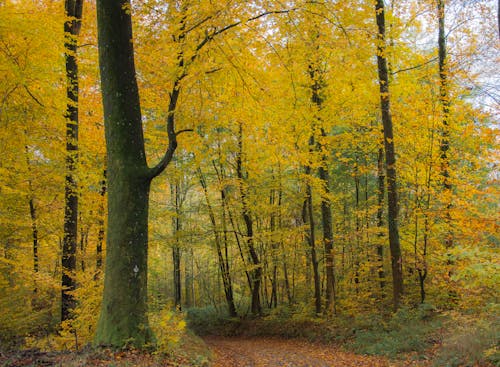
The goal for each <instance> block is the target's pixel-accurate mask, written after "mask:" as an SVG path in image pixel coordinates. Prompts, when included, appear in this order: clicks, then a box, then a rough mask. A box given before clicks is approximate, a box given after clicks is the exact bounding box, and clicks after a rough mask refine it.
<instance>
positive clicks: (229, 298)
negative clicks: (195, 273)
mask: <svg viewBox="0 0 500 367" xmlns="http://www.w3.org/2000/svg"><path fill="white" fill-rule="evenodd" d="M198 175H199V179H200V184H201V187H202V188H203V193H204V195H205V201H206V203H207V208H208V216H209V218H210V223H211V224H212V230H213V232H214V237H215V248H216V250H217V259H218V261H219V270H220V272H221V278H222V283H223V286H224V295H225V297H226V304H227V310H228V313H229V316H231V317H236V316H238V314H237V312H236V306H235V304H234V295H233V283H232V279H231V272H230V269H229V261H228V253H227V251H225V253H224V252H223V251H222V245H221V238H220V234H219V231H218V230H217V222H216V220H215V213H214V210H213V208H212V204H211V203H210V199H209V197H208V189H207V183H206V180H205V177H204V175H203V173H202V171H201V169H200V168H198ZM222 192H223V189H222V190H221V200H222V201H224V194H223V193H222ZM222 210H223V212H224V211H225V209H224V206H222ZM224 226H225V224H224ZM224 232H225V233H224V236H225V237H226V236H227V231H226V230H225V231H224ZM224 240H225V241H226V249H227V238H225V239H224ZM224 254H225V258H224Z"/></svg>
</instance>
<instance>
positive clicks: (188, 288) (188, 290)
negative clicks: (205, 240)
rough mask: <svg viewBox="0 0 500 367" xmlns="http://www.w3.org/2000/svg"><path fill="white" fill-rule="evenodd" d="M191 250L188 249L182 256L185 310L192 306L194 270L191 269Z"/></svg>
mask: <svg viewBox="0 0 500 367" xmlns="http://www.w3.org/2000/svg"><path fill="white" fill-rule="evenodd" d="M193 256H194V254H193V249H192V248H189V249H188V251H187V253H186V256H184V268H185V271H184V303H185V305H186V307H187V308H189V307H193V305H194V289H193V287H194V282H193V276H194V269H193V266H194V265H193Z"/></svg>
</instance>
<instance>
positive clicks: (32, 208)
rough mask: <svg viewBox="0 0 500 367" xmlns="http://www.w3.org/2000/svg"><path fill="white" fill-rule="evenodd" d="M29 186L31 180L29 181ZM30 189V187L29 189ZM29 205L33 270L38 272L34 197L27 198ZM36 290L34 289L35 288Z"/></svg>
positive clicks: (36, 223) (36, 222)
mask: <svg viewBox="0 0 500 367" xmlns="http://www.w3.org/2000/svg"><path fill="white" fill-rule="evenodd" d="M29 185H30V186H31V181H30V182H29ZM30 191H31V189H30ZM29 206H30V217H31V233H32V235H33V271H34V272H35V273H38V269H39V264H38V221H37V215H36V207H35V199H34V198H33V196H32V197H30V200H29ZM35 292H36V289H35Z"/></svg>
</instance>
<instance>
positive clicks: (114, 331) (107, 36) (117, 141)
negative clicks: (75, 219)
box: [95, 0, 177, 348]
mask: <svg viewBox="0 0 500 367" xmlns="http://www.w3.org/2000/svg"><path fill="white" fill-rule="evenodd" d="M130 10H131V9H130V2H129V1H128V0H121V1H115V0H98V2H97V22H98V40H99V66H100V71H101V89H102V99H103V104H104V123H105V136H106V147H107V165H106V166H107V175H108V228H107V241H106V245H107V246H106V265H105V278H104V293H103V300H102V305H101V314H100V318H99V322H98V325H97V331H96V337H95V343H96V344H98V345H109V346H114V347H123V346H125V345H133V346H135V347H138V348H142V347H143V346H144V345H146V344H148V343H151V342H153V341H154V338H153V334H152V332H151V329H150V327H149V322H148V317H147V253H148V204H149V190H150V183H151V180H152V179H153V178H154V177H155V176H156V175H158V174H159V173H161V172H162V171H163V170H164V169H165V167H166V166H167V164H168V163H169V162H170V159H171V156H172V155H173V151H174V150H175V148H176V146H177V144H176V143H177V142H176V140H175V132H174V131H173V116H172V120H171V121H170V120H169V121H168V122H167V124H168V126H167V131H168V136H169V147H168V150H167V153H168V155H167V154H166V155H165V157H164V159H162V161H161V165H158V166H156V167H155V168H154V169H149V168H148V167H147V164H146V154H145V150H144V136H143V130H142V120H141V110H140V103H139V91H138V88H137V81H136V74H135V65H134V52H133V43H132V40H133V36H132V19H131V15H130ZM171 104H172V101H171ZM169 116H170V115H169ZM169 158H170V159H169Z"/></svg>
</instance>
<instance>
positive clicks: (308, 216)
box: [302, 137, 321, 314]
mask: <svg viewBox="0 0 500 367" xmlns="http://www.w3.org/2000/svg"><path fill="white" fill-rule="evenodd" d="M309 143H310V144H311V143H312V144H314V138H313V137H311V138H310V140H309ZM305 174H306V175H308V176H309V175H310V174H311V167H310V166H306V169H305ZM302 221H303V223H304V224H306V223H309V231H308V232H306V240H307V242H308V244H309V250H310V256H311V266H312V270H313V281H314V309H315V312H316V313H317V314H320V313H321V279H320V275H319V262H318V257H317V255H316V238H315V222H314V208H313V199H312V188H311V185H310V183H309V182H308V183H307V184H306V198H305V200H304V205H303V207H302Z"/></svg>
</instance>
